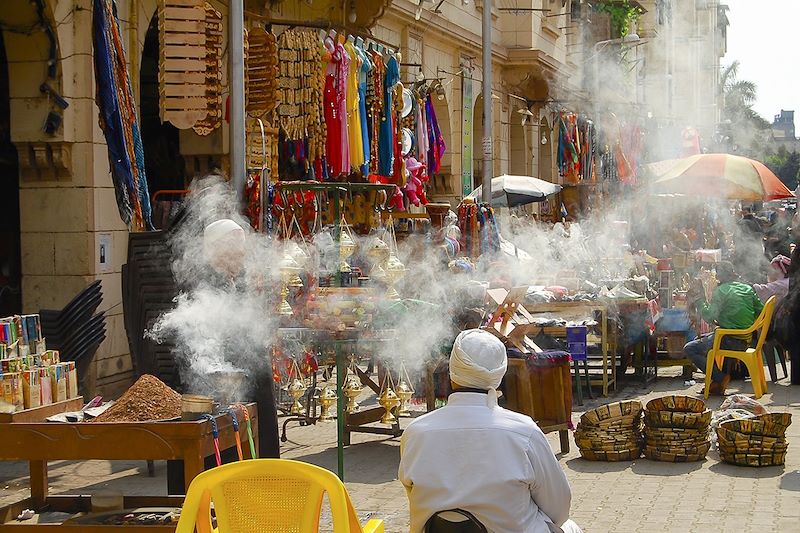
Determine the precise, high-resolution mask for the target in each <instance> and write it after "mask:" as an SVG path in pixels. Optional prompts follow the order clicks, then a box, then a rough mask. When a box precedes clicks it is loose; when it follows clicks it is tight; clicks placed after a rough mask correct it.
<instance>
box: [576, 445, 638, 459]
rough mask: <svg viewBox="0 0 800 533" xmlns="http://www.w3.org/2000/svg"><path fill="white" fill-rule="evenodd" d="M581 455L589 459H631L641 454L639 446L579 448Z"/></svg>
mask: <svg viewBox="0 0 800 533" xmlns="http://www.w3.org/2000/svg"><path fill="white" fill-rule="evenodd" d="M580 452H581V457H583V458H584V459H586V460H589V461H633V460H634V459H638V458H639V456H640V455H642V449H641V448H639V447H636V448H631V449H629V450H622V451H613V452H612V451H596V450H584V449H581V450H580Z"/></svg>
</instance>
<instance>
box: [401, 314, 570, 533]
mask: <svg viewBox="0 0 800 533" xmlns="http://www.w3.org/2000/svg"><path fill="white" fill-rule="evenodd" d="M506 367H507V361H506V350H505V346H503V343H502V342H500V340H498V339H497V338H496V337H495V336H494V335H492V334H491V333H488V332H486V331H482V330H478V329H472V330H467V331H463V332H461V334H459V335H458V337H457V338H456V342H455V345H454V346H453V352H452V354H451V356H450V380H451V381H452V384H453V390H454V392H453V394H451V395H450V398H449V400H448V403H447V406H445V407H443V408H441V409H438V410H436V411H433V412H431V413H428V414H426V415H424V416H422V417H420V418H418V419H416V420H414V421H413V422H412V423H411V424H409V426H408V428H407V429H406V430H405V432H404V433H403V438H402V441H401V448H400V450H401V451H400V454H401V459H400V469H399V479H400V481H401V482H402V483H403V485H404V486H405V488H406V492H407V495H408V502H409V506H410V514H411V532H412V533H420V532H422V531H424V528H425V524H426V522H428V520H429V519H430V518H431V517H432V516H433V515H434V514H435V513H437V512H440V511H447V510H451V509H461V510H464V511H467V512H469V513H471V514H472V515H473V516H474V517H475V518H477V519H478V520H479V521H480V522H481V523H482V524H483V525H484V526H485V527H486V529H487V530H488V531H490V532H492V533H551V532H564V533H580V531H581V530H580V528H579V527H578V526H577V525H576V524H575V523H574V522H572V521H571V520H568V516H569V507H570V501H571V498H572V494H571V491H570V487H569V483H568V482H567V478H566V476H565V475H564V472H563V471H562V470H561V467H560V466H559V464H558V461H557V460H556V458H555V456H554V455H553V452H552V450H551V449H550V445H549V443H548V442H547V439H546V438H545V436H544V433H542V431H541V430H540V429H539V427H538V426H537V425H536V423H535V422H534V421H533V420H532V419H531V418H530V417H529V416H526V415H522V414H519V413H515V412H513V411H509V410H507V409H503V408H501V407H499V406H498V405H497V388H498V387H499V386H500V381H501V380H502V378H503V376H504V375H505V373H506Z"/></svg>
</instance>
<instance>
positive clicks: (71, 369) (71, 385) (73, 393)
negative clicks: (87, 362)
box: [64, 361, 78, 400]
mask: <svg viewBox="0 0 800 533" xmlns="http://www.w3.org/2000/svg"><path fill="white" fill-rule="evenodd" d="M64 364H65V365H67V383H68V387H67V399H68V400H71V399H72V398H77V397H78V369H77V368H75V361H67V362H66V363H64Z"/></svg>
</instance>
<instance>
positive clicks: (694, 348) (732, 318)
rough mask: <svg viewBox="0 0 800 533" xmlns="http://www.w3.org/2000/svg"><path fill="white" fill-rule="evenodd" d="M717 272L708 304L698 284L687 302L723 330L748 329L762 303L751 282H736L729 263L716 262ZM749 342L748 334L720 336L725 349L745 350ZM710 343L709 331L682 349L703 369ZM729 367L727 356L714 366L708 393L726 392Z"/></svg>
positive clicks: (712, 336)
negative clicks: (717, 281)
mask: <svg viewBox="0 0 800 533" xmlns="http://www.w3.org/2000/svg"><path fill="white" fill-rule="evenodd" d="M716 271H717V280H719V286H718V287H717V288H716V289H714V293H713V294H712V295H711V303H710V304H709V303H707V302H706V300H705V296H704V294H705V293H704V291H703V290H702V287H698V286H694V287H692V290H691V294H690V300H689V301H691V302H693V304H694V306H695V307H696V309H697V311H698V312H699V313H700V316H702V317H703V320H705V321H706V322H708V323H709V324H714V323H716V324H717V325H718V326H719V327H721V328H723V329H747V328H749V327H750V326H752V325H753V323H754V322H755V321H756V318H758V315H759V314H761V310H762V309H763V308H764V304H763V303H761V300H760V299H759V298H758V295H757V294H756V293H755V291H754V290H753V288H752V287H751V286H750V285H747V284H745V283H741V282H739V281H737V276H736V272H735V271H734V269H733V265H732V264H731V263H729V262H727V261H722V262H720V263H717V266H716ZM692 296H694V297H693V298H692ZM749 344H750V338H749V336H748V337H747V338H742V337H734V336H726V337H724V338H723V339H722V348H724V349H726V350H745V349H746V348H747V347H748V346H749ZM713 345H714V332H711V333H707V334H705V335H703V336H702V337H699V338H697V339H695V340H693V341H691V342H689V343H687V344H686V346H684V347H683V352H684V353H685V354H686V357H688V358H689V359H690V360H691V361H692V362H693V363H694V365H695V366H696V367H697V368H698V369H699V370H700V371H701V372H705V370H706V360H707V357H708V352H709V350H711V348H712V347H713ZM728 366H729V361H728V360H727V359H726V360H725V363H724V364H723V368H722V370H720V369H719V368H717V366H716V365H714V370H713V373H712V375H711V381H712V383H711V386H710V387H709V392H710V393H711V394H718V395H723V394H725V388H726V387H727V386H728V383H730V381H731V376H730V374H729V370H728Z"/></svg>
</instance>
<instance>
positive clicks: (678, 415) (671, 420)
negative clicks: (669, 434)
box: [644, 404, 711, 429]
mask: <svg viewBox="0 0 800 533" xmlns="http://www.w3.org/2000/svg"><path fill="white" fill-rule="evenodd" d="M648 405H650V404H648ZM710 423H711V410H710V409H706V410H705V411H703V412H702V413H694V412H684V411H651V410H650V409H649V408H648V409H645V411H644V424H645V426H648V427H660V428H696V429H702V428H707V427H708V425H709V424H710Z"/></svg>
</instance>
